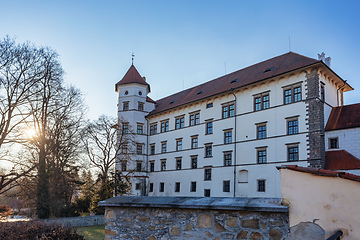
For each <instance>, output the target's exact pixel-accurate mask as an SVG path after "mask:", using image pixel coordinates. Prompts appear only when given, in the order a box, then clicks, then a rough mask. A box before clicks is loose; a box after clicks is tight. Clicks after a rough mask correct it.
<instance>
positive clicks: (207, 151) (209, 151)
mask: <svg viewBox="0 0 360 240" xmlns="http://www.w3.org/2000/svg"><path fill="white" fill-rule="evenodd" d="M205 157H212V145H205Z"/></svg>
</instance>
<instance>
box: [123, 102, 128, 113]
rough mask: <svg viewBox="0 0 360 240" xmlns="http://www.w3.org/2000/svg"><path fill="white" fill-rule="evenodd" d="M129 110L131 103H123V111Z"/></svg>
mask: <svg viewBox="0 0 360 240" xmlns="http://www.w3.org/2000/svg"><path fill="white" fill-rule="evenodd" d="M128 110H129V102H123V111H128Z"/></svg>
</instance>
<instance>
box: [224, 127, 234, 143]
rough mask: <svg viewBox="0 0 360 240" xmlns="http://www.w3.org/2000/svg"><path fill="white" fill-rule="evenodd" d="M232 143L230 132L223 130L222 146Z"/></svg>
mask: <svg viewBox="0 0 360 240" xmlns="http://www.w3.org/2000/svg"><path fill="white" fill-rule="evenodd" d="M231 143H232V130H225V131H224V144H231Z"/></svg>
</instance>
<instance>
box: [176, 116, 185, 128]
mask: <svg viewBox="0 0 360 240" xmlns="http://www.w3.org/2000/svg"><path fill="white" fill-rule="evenodd" d="M184 126H185V118H184V117H180V118H176V119H175V129H180V128H183V127H184Z"/></svg>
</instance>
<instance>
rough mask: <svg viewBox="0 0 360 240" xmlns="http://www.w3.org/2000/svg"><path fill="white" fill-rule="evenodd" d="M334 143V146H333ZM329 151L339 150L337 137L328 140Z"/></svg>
mask: <svg viewBox="0 0 360 240" xmlns="http://www.w3.org/2000/svg"><path fill="white" fill-rule="evenodd" d="M333 143H335V145H333ZM328 148H329V149H339V138H338V137H332V138H329V147H328Z"/></svg>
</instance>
